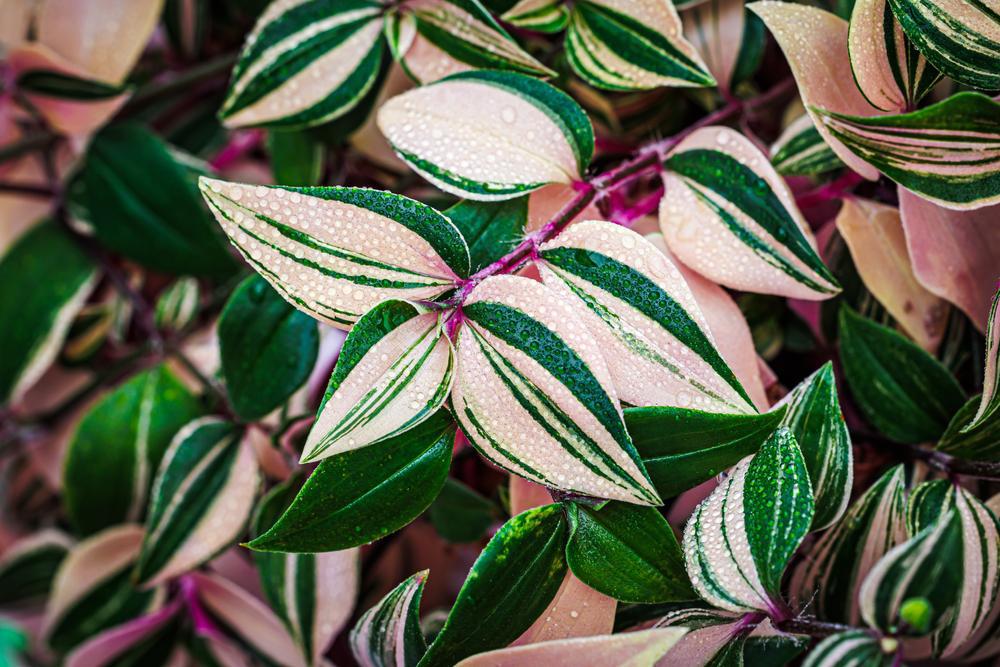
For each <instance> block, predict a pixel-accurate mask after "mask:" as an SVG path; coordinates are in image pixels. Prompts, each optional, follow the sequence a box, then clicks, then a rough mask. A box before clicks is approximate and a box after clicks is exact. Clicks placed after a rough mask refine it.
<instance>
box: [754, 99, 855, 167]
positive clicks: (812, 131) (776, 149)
mask: <svg viewBox="0 0 1000 667" xmlns="http://www.w3.org/2000/svg"><path fill="white" fill-rule="evenodd" d="M771 164H772V165H774V168H775V169H776V170H777V171H778V173H779V174H781V175H782V176H816V175H819V174H825V173H826V172H828V171H833V170H834V169H839V168H841V167H842V166H844V163H843V162H841V161H840V158H839V157H837V154H836V153H834V152H833V150H832V149H831V148H830V146H829V144H827V143H826V141H824V140H823V136H822V135H821V134H820V133H819V130H817V129H816V125H815V124H813V119H812V116H810V115H809V114H802V115H801V116H799V117H798V118H797V119H795V120H794V121H792V122H791V123H789V125H788V127H786V128H785V129H784V131H783V132H782V133H781V136H780V137H778V140H777V141H775V142H774V144H773V145H772V146H771Z"/></svg>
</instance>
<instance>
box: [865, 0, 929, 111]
mask: <svg viewBox="0 0 1000 667" xmlns="http://www.w3.org/2000/svg"><path fill="white" fill-rule="evenodd" d="M847 38H848V44H847V50H848V52H849V54H850V56H851V70H852V71H853V72H854V80H855V81H856V82H857V84H858V88H859V89H860V90H861V94H862V95H864V96H865V99H867V100H868V102H869V103H871V105H872V106H873V107H875V108H877V109H881V110H882V111H890V112H899V111H905V110H906V109H912V108H914V107H915V106H916V104H917V102H919V101H920V100H921V99H922V98H923V97H924V95H926V94H927V93H929V92H930V90H931V88H932V87H933V86H934V84H935V83H937V81H938V80H939V79H940V78H941V74H940V73H939V72H938V71H937V70H936V69H934V67H932V66H931V65H928V64H927V60H926V59H925V58H924V57H923V56H922V55H920V52H919V51H917V50H916V49H915V48H913V45H912V44H911V43H910V40H909V39H907V37H906V35H905V34H904V33H903V29H902V27H900V25H899V23H898V22H897V21H896V18H895V17H894V16H893V15H892V9H891V8H890V6H889V1H888V0H858V1H857V2H855V3H854V11H853V12H852V13H851V25H850V29H849V31H848V37H847Z"/></svg>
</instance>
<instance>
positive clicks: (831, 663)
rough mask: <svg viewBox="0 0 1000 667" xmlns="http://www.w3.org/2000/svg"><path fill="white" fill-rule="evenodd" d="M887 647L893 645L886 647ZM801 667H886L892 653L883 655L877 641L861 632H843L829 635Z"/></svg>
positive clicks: (880, 644) (871, 635) (870, 635)
mask: <svg viewBox="0 0 1000 667" xmlns="http://www.w3.org/2000/svg"><path fill="white" fill-rule="evenodd" d="M887 645H888V646H892V645H894V643H888V642H887ZM802 664H803V667H890V665H893V664H896V663H895V662H893V652H889V653H886V652H884V651H883V648H882V643H881V642H880V641H879V638H878V637H877V636H875V634H873V633H871V632H867V631H865V630H847V631H845V632H839V633H837V634H835V635H830V636H829V637H827V638H826V639H824V640H823V641H821V642H820V643H819V644H817V645H816V648H814V649H813V650H812V651H810V652H809V655H808V656H806V661H805V662H804V663H802Z"/></svg>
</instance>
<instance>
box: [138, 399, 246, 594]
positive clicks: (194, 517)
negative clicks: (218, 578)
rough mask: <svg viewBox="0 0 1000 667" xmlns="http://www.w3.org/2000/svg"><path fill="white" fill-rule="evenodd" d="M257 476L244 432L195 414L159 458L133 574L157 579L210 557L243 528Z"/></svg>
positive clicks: (149, 581) (142, 579)
mask: <svg viewBox="0 0 1000 667" xmlns="http://www.w3.org/2000/svg"><path fill="white" fill-rule="evenodd" d="M259 483H260V475H259V472H258V470H257V460H256V458H255V456H254V453H253V450H252V448H251V447H250V444H249V443H248V442H244V441H243V431H242V429H240V428H238V427H236V426H235V425H233V424H230V423H228V422H225V421H223V420H221V419H218V418H216V417H203V418H201V419H196V420H195V421H193V422H191V423H190V424H188V425H187V426H185V427H184V428H183V429H181V431H180V432H179V433H178V434H177V435H176V436H175V437H174V439H173V442H171V443H170V447H169V448H168V449H167V452H166V453H165V454H164V455H163V461H162V462H161V463H160V468H159V470H158V471H157V475H156V481H155V482H154V484H153V491H152V493H151V505H150V511H149V517H148V518H147V520H146V535H145V538H144V539H143V544H142V553H141V555H140V557H139V563H138V565H137V567H136V577H137V579H138V580H139V581H140V582H142V583H143V584H145V585H149V584H156V583H159V582H162V581H166V580H168V579H171V578H173V577H175V576H177V575H179V574H183V573H184V572H187V571H188V570H191V569H193V568H195V567H197V566H198V565H201V564H202V563H204V562H205V561H207V560H209V559H210V558H212V557H214V556H215V555H216V554H218V553H219V552H220V551H222V550H223V549H225V548H226V547H228V546H230V545H231V544H232V543H234V542H235V541H236V540H237V539H238V538H239V536H240V535H241V534H242V533H243V529H244V527H245V526H246V523H247V520H248V519H249V518H250V512H251V510H252V509H253V502H254V498H255V496H256V495H257V487H258V485H259Z"/></svg>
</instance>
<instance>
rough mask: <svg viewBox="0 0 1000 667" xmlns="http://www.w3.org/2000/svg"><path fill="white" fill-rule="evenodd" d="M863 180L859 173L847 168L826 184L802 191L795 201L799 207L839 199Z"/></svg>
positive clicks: (807, 206) (808, 206)
mask: <svg viewBox="0 0 1000 667" xmlns="http://www.w3.org/2000/svg"><path fill="white" fill-rule="evenodd" d="M863 180H864V179H863V178H862V177H861V176H860V175H858V174H857V173H855V172H853V171H850V170H848V171H847V172H845V173H844V174H842V175H841V176H839V177H838V178H836V179H835V180H833V181H830V182H829V183H827V184H826V185H822V186H820V187H818V188H815V189H813V190H810V191H809V192H804V193H802V194H801V195H798V196H797V197H795V203H796V204H798V206H799V208H810V207H812V206H818V205H819V204H824V203H826V202H828V201H830V200H831V199H839V198H841V197H843V196H844V194H845V193H847V192H849V191H850V190H851V189H852V188H854V187H855V186H856V185H857V184H858V183H861V182H862V181H863Z"/></svg>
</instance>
